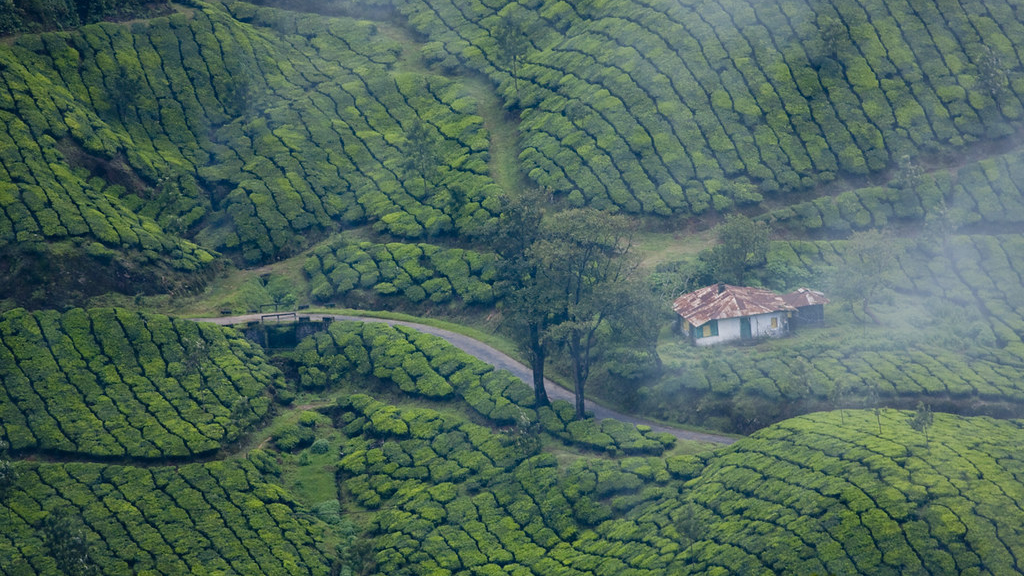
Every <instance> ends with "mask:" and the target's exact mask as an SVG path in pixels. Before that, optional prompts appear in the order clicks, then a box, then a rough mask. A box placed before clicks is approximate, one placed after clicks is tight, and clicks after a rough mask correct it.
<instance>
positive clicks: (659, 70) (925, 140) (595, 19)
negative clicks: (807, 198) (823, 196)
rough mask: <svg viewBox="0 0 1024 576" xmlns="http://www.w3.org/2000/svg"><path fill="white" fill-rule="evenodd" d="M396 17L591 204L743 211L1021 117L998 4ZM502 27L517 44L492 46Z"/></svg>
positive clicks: (422, 6)
mask: <svg viewBox="0 0 1024 576" xmlns="http://www.w3.org/2000/svg"><path fill="white" fill-rule="evenodd" d="M399 7H400V9H401V10H402V12H403V13H404V14H405V15H406V16H407V17H408V18H409V23H410V24H411V25H412V26H414V27H415V28H416V29H417V30H419V31H421V32H423V33H425V34H427V35H428V36H429V37H430V39H431V40H432V41H433V42H432V43H430V44H428V46H427V50H428V54H429V55H430V56H431V57H433V58H434V60H436V61H438V62H439V63H442V64H443V65H450V64H451V61H453V60H454V61H457V62H461V63H463V64H465V65H468V66H471V67H473V68H476V69H478V70H481V71H482V72H485V73H487V74H488V75H490V77H491V78H492V80H493V81H495V82H496V83H498V84H499V85H500V92H501V93H502V94H503V96H504V97H505V99H506V102H507V105H508V106H510V107H515V108H518V109H520V111H521V116H522V124H521V127H520V128H521V130H522V132H523V148H524V152H523V155H522V156H521V160H522V162H523V166H524V171H526V172H528V173H529V174H530V176H531V178H533V179H534V180H535V181H537V182H538V183H540V184H542V185H544V186H549V187H551V188H552V189H554V190H557V191H560V192H563V193H565V194H568V195H569V199H570V201H573V202H588V203H591V204H593V205H595V206H598V207H611V206H615V207H618V208H620V209H624V210H626V211H630V212H644V213H658V214H668V213H684V214H687V213H689V214H692V213H701V212H704V211H705V210H708V209H709V208H712V207H713V208H715V209H719V210H720V209H727V208H730V207H732V206H733V205H734V204H750V203H754V204H756V203H759V202H760V201H761V199H762V195H763V194H764V193H772V192H775V191H778V190H782V191H785V190H796V189H801V188H805V187H809V186H812V185H814V184H816V183H823V182H828V181H830V180H833V179H834V178H836V177H837V175H841V174H846V175H850V174H867V173H873V172H878V171H881V170H884V169H886V168H887V167H890V166H891V165H892V164H894V161H895V160H898V159H900V158H901V157H902V156H904V155H907V154H909V155H911V156H916V155H917V154H918V151H919V150H922V149H923V150H925V151H926V152H931V151H936V150H941V149H949V148H957V147H961V146H963V145H964V144H965V143H968V142H974V141H977V140H979V139H989V138H993V137H999V136H1000V135H1006V134H1009V133H1010V132H1011V131H1012V125H1013V123H1014V122H1017V121H1019V120H1020V119H1021V113H1022V111H1024V108H1022V106H1021V102H1020V95H1021V90H1024V84H1022V83H1021V81H1020V79H1019V78H1017V77H1016V76H1014V75H1013V74H1012V73H1011V74H1007V73H1006V72H1005V71H1004V70H1006V69H1012V68H1013V67H1014V66H1016V65H1018V64H1019V59H1018V56H1017V52H1018V47H1019V45H1020V43H1021V42H1022V41H1024V27H1022V25H1021V24H1020V22H1019V21H1018V19H1017V18H1015V17H1014V14H1015V12H1014V8H1013V7H1012V6H1011V5H1009V4H1006V3H996V4H992V3H984V4H982V3H980V2H976V1H966V2H961V3H956V4H948V5H947V4H941V5H940V4H929V5H927V6H916V5H913V6H912V5H910V4H907V3H905V2H897V3H895V4H894V3H892V2H878V1H875V0H865V1H863V2H859V3H853V4H850V3H845V4H824V5H810V4H805V3H796V4H787V5H782V6H780V5H774V4H763V3H755V4H750V3H747V2H742V1H726V2H713V3H710V4H707V3H703V4H699V5H698V4H687V3H682V4H680V3H676V2H669V1H661V0H654V1H643V2H637V1H631V0H617V1H615V2H610V3H609V2H605V3H599V4H581V5H570V4H566V3H564V2H555V1H550V2H548V1H544V2H523V3H513V4H511V5H508V6H506V5H491V4H490V3H486V2H481V1H480V0H406V1H404V2H401V3H399ZM509 21H511V22H512V26H513V28H514V29H515V30H514V31H515V32H516V33H520V34H521V35H522V37H523V41H522V42H521V43H520V44H521V46H520V45H516V44H512V45H511V46H509V45H506V44H502V43H501V41H500V40H499V37H500V34H499V32H501V31H503V30H505V27H507V26H508V25H509V24H508V22H509ZM499 28H500V30H499Z"/></svg>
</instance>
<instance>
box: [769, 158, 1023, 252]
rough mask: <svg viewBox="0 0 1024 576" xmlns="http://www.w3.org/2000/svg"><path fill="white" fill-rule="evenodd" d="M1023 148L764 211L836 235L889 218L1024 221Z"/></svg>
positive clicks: (948, 222) (777, 222)
mask: <svg viewBox="0 0 1024 576" xmlns="http://www.w3.org/2000/svg"><path fill="white" fill-rule="evenodd" d="M1022 156H1024V152H1022V151H1020V150H1016V151H1013V152H1010V153H1007V154H1001V155H998V156H994V157H992V158H988V159H985V160H982V161H979V162H974V163H970V164H968V165H966V166H963V167H961V168H958V169H957V170H955V171H953V170H939V171H936V172H933V173H930V174H915V171H920V168H916V169H915V167H913V166H908V167H907V169H906V170H901V174H900V176H899V177H898V179H900V180H906V182H900V183H897V184H896V187H885V186H873V187H868V188H861V189H857V190H850V191H846V192H843V193H841V194H839V195H837V196H835V197H829V196H822V197H820V198H817V199H815V200H813V201H810V202H802V203H799V204H793V205H790V206H787V207H785V208H780V209H778V210H773V211H771V212H769V213H767V214H766V215H764V216H763V218H764V219H765V220H768V221H770V222H772V223H773V225H774V226H776V227H779V228H785V229H786V230H789V231H791V232H793V233H797V234H800V235H801V236H803V235H816V234H821V233H825V234H828V235H840V234H845V233H848V232H849V231H850V230H864V229H867V228H872V227H874V228H884V227H886V226H887V225H889V224H891V223H894V222H900V221H903V222H908V221H921V220H925V221H926V222H935V223H938V224H940V225H941V226H942V227H944V228H945V229H946V231H955V230H958V229H963V228H966V229H971V228H970V227H971V226H972V225H973V226H983V225H994V226H1007V225H1017V224H1020V223H1021V222H1022V221H1024V192H1022V190H1024V172H1022V170H1021V168H1020V166H1021V161H1022V160H1024V158H1022Z"/></svg>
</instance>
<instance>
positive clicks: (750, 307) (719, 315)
mask: <svg viewBox="0 0 1024 576" xmlns="http://www.w3.org/2000/svg"><path fill="white" fill-rule="evenodd" d="M672 309H673V310H675V311H676V314H679V315H680V316H682V317H683V318H684V319H685V320H686V321H687V322H689V323H690V324H693V325H694V326H702V325H704V324H705V323H707V322H709V321H711V320H722V319H725V318H739V317H742V316H754V315H757V314H767V313H769V312H778V311H781V310H795V308H794V307H793V306H792V305H790V304H787V303H786V301H785V300H783V299H782V296H780V295H778V294H776V293H774V292H772V291H771V290H765V289H764V288H749V287H744V286H730V285H728V284H712V285H711V286H708V287H707V288H701V289H700V290H696V291H694V292H690V293H689V294H683V295H682V296H680V297H679V298H676V300H675V302H673V303H672Z"/></svg>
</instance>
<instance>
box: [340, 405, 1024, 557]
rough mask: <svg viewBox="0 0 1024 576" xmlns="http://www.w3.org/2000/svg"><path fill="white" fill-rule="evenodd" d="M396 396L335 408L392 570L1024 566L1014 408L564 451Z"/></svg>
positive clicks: (831, 420) (829, 418)
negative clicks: (558, 453) (667, 445)
mask: <svg viewBox="0 0 1024 576" xmlns="http://www.w3.org/2000/svg"><path fill="white" fill-rule="evenodd" d="M385 411H387V408H386V407H384V406H382V405H381V404H380V403H375V402H370V401H369V399H368V398H363V397H358V396H357V397H352V398H350V399H349V400H348V401H346V402H345V403H342V404H339V406H338V407H337V409H336V411H335V412H334V419H335V424H336V425H337V426H340V427H343V431H344V432H345V434H346V436H347V437H348V438H349V440H348V441H347V442H346V443H345V452H346V455H345V456H344V457H343V458H342V460H341V462H340V469H341V478H342V486H343V487H344V488H345V490H346V492H347V493H350V494H351V496H352V497H353V498H354V499H355V500H356V501H358V502H359V503H360V504H361V505H363V506H365V507H367V508H369V509H371V510H378V512H377V513H376V515H375V520H374V523H375V526H376V527H377V533H376V534H377V537H376V540H375V546H376V549H377V551H378V552H377V560H378V562H379V563H380V564H379V568H380V569H381V571H382V572H383V573H387V574H396V573H409V574H435V573H444V574H464V575H469V574H495V575H497V574H523V575H526V574H545V575H548V574H556V575H596V574H630V575H634V576H636V575H643V574H652V575H655V574H788V573H801V574H814V573H817V574H894V575H895V574H951V573H979V574H1010V573H1014V572H1016V571H1019V570H1020V566H1018V565H1017V558H1019V557H1020V553H1021V549H1020V546H1021V541H1020V538H1019V537H1018V535H1019V533H1020V531H1021V530H1022V529H1024V524H1022V521H1021V518H1022V517H1024V516H1022V514H1021V509H1020V501H1021V496H1022V495H1024V494H1022V491H1024V485H1022V483H1021V478H1020V477H1019V474H1018V472H1019V469H1020V459H1019V458H1018V457H1017V456H1016V453H1015V451H1014V448H1013V446H1014V445H1015V443H1016V442H1018V441H1019V440H1020V437H1021V428H1020V423H1019V422H1016V421H1014V422H1007V421H997V420H991V419H987V418H963V417H955V416H947V415H937V416H936V418H935V421H934V425H933V426H932V427H931V428H930V429H929V430H928V437H927V439H926V436H925V435H924V434H922V433H920V432H916V431H915V430H914V429H912V428H911V426H910V424H909V419H910V414H908V413H906V412H897V411H892V410H887V411H885V412H883V413H880V414H878V415H877V416H876V415H874V414H872V413H871V412H869V411H852V412H848V413H846V414H844V415H840V414H839V413H837V412H833V413H827V414H814V415H810V416H805V417H800V418H796V419H793V420H787V421H784V422H782V423H780V424H777V425H775V426H772V427H769V428H767V429H765V430H762V431H760V432H758V433H756V434H755V435H754V436H753V437H751V438H748V439H744V440H740V441H739V442H737V443H736V444H735V445H734V446H732V447H730V448H727V449H723V450H720V451H718V452H716V453H714V454H708V455H705V456H703V457H696V456H685V457H668V458H656V457H626V458H620V459H613V460H609V459H603V458H593V457H580V458H577V459H573V460H571V462H570V463H566V462H565V461H563V460H561V459H559V458H555V457H553V456H552V455H551V454H549V453H539V454H531V452H530V451H529V450H527V451H525V452H524V450H523V448H521V447H517V446H516V445H511V446H509V445H508V444H507V443H505V442H503V438H502V437H501V436H500V435H498V436H496V435H494V434H493V433H491V432H488V431H485V430H482V429H480V428H478V427H474V426H470V425H467V424H465V423H461V422H460V421H459V420H457V419H453V418H451V417H449V416H445V415H441V414H436V413H435V414H429V413H425V412H424V411H422V410H417V411H406V410H401V409H399V410H397V411H391V412H388V418H387V419H385V418H380V419H378V418H376V417H375V416H376V415H377V414H380V413H381V412H385ZM371 415H372V416H371ZM401 422H404V423H407V424H408V426H395V425H394V423H401ZM427 422H429V425H425V424H426V423H427ZM417 424H419V426H417ZM520 446H521V445H520ZM516 448H518V449H516Z"/></svg>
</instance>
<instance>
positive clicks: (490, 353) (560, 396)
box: [192, 312, 736, 444]
mask: <svg viewBox="0 0 1024 576" xmlns="http://www.w3.org/2000/svg"><path fill="white" fill-rule="evenodd" d="M280 314H282V315H288V314H291V312H281V313H280ZM295 315H296V317H298V316H300V315H301V316H302V317H303V318H309V320H310V321H312V322H320V321H322V320H323V319H324V318H330V319H332V320H353V321H356V322H383V323H384V324H387V325H389V326H407V327H409V328H413V329H415V330H419V331H420V332H426V333H427V334H433V335H435V336H440V337H441V338H444V339H445V340H447V341H448V342H450V343H451V344H452V345H454V346H455V347H456V348H459V349H461V350H462V351H464V352H466V353H467V354H470V355H472V356H476V357H477V358H479V359H480V360H482V361H484V362H486V363H488V364H490V365H491V366H494V367H495V368H497V369H499V370H508V371H509V372H511V373H512V374H513V375H515V376H516V377H517V378H519V379H520V380H522V381H523V382H525V383H526V384H527V385H529V386H530V387H532V386H533V371H532V370H530V368H529V367H527V366H525V365H524V364H521V363H520V362H518V361H516V360H514V359H512V358H511V357H510V356H508V355H506V354H505V353H503V352H501V351H499V350H496V349H494V348H491V347H490V346H488V345H487V344H484V343H483V342H480V341H479V340H475V339H473V338H470V337H469V336H466V335H464V334H459V333H458V332H452V331H451V330H445V329H443V328H435V327H434V326H427V325H426V324H417V323H416V322H407V321H405V320H389V319H385V318H372V317H369V316H346V315H344V314H305V313H299V312H296V313H295ZM262 316H264V315H263V314H243V315H240V316H221V317H217V318H193V319H192V320H194V321H196V322H211V323H213V324H220V325H222V326H231V325H234V324H247V323H249V322H259V321H260V319H261V317H262ZM544 389H545V390H546V391H547V393H548V398H550V399H552V400H566V401H568V402H570V403H572V402H574V400H575V397H574V396H573V393H572V392H570V391H568V390H566V389H565V388H562V387H561V386H558V385H557V384H555V383H554V382H552V381H550V380H547V379H545V380H544ZM584 406H585V407H586V409H587V410H588V411H590V412H593V414H594V417H595V418H598V419H601V418H614V419H615V420H620V421H622V422H629V423H630V424H642V425H646V426H650V427H651V429H652V430H655V431H657V432H668V433H669V434H671V435H673V436H675V437H676V438H679V439H680V440H696V441H698V442H710V443H713V444H732V443H733V442H735V441H736V439H735V438H730V437H728V436H719V435H717V434H705V433H703V432H692V431H690V430H682V429H680V428H672V427H670V426H665V425H664V424H659V423H657V422H652V421H650V420H646V419H644V418H640V417H637V416H633V415H630V414H623V413H621V412H616V411H614V410H611V409H609V408H605V407H604V406H601V405H598V404H595V403H594V402H591V401H590V400H586V401H585V403H584Z"/></svg>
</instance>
